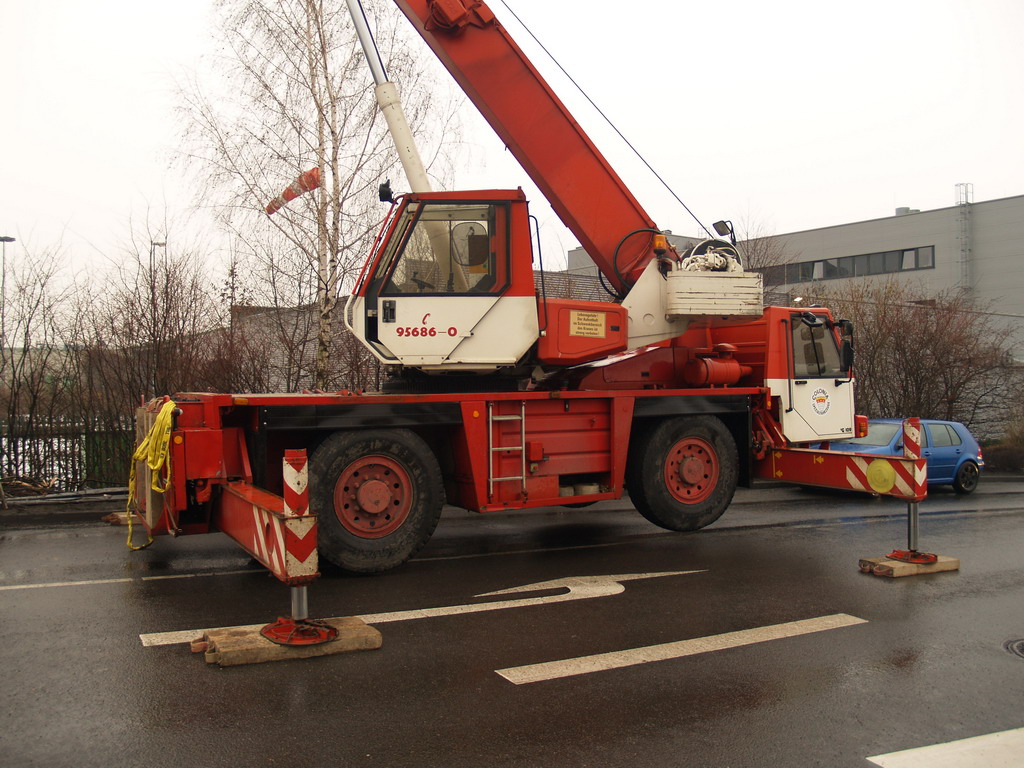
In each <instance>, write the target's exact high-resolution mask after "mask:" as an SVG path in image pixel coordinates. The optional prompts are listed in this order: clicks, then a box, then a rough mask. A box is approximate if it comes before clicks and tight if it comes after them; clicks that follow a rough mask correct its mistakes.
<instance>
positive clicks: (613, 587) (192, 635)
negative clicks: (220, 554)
mask: <svg viewBox="0 0 1024 768" xmlns="http://www.w3.org/2000/svg"><path fill="white" fill-rule="evenodd" d="M706 572H707V571H704V570H700V571H664V572H661V573H620V574H617V575H609V576H570V577H568V578H564V579H554V580H553V581H542V582H538V583H536V584H525V585H523V586H521V587H512V588H511V589H502V590H498V591H497V592H487V593H485V594H482V595H476V597H497V596H498V595H512V594H521V593H523V592H542V591H546V590H551V589H565V590H567V591H566V592H562V593H560V594H557V595H542V596H540V597H524V598H519V599H518V600H499V601H495V602H492V603H469V604H466V605H445V606H441V607H438V608H417V609H413V610H409V611H392V612H390V613H368V614H364V615H362V616H356V617H355V618H357V619H362V620H363V621H365V622H366V623H367V624H387V623H389V622H395V621H410V620H412V619H432V618H437V617H439V616H456V615H463V614H467V613H483V612H484V611H501V610H507V609H509V608H525V607H528V606H533V605H546V604H548V603H564V602H566V601H569V600H589V599H591V598H595V597H608V596H610V595H617V594H620V593H621V592H623V591H625V589H626V588H625V587H624V586H623V585H622V583H621V582H623V581H635V580H637V579H654V578H658V577H660V576H686V575H689V574H694V573H706ZM262 626H263V624H250V625H246V626H243V627H221V628H220V629H248V630H250V631H251V630H253V629H259V628H260V627H262ZM212 629H213V628H211V629H184V630H179V631H176V632H152V633H148V634H142V635H139V639H140V640H141V641H142V644H143V645H144V646H155V645H174V644H176V643H188V642H191V641H192V640H195V639H196V638H197V637H202V635H204V634H205V633H206V632H210V631H211V630H212Z"/></svg>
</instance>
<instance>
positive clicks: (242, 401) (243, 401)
mask: <svg viewBox="0 0 1024 768" xmlns="http://www.w3.org/2000/svg"><path fill="white" fill-rule="evenodd" d="M248 404H249V398H248V397H236V398H235V405H248Z"/></svg>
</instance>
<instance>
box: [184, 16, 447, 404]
mask: <svg viewBox="0 0 1024 768" xmlns="http://www.w3.org/2000/svg"><path fill="white" fill-rule="evenodd" d="M216 7H217V11H218V18H219V20H218V23H217V27H218V34H219V37H220V41H221V48H222V51H223V54H222V56H221V57H220V58H219V59H218V60H217V61H216V62H215V65H216V71H217V73H218V74H219V76H220V82H219V83H215V84H211V81H209V80H204V81H203V82H200V80H199V79H198V78H196V79H193V80H192V82H190V83H189V84H188V85H187V86H186V87H185V88H183V89H182V90H181V107H180V111H181V116H182V118H183V120H184V123H185V125H186V131H185V139H186V141H185V147H186V149H185V151H184V153H183V159H184V160H185V161H186V163H187V164H188V165H189V166H190V167H191V168H192V169H194V170H195V171H196V172H197V173H198V174H200V178H201V179H202V183H201V192H202V200H203V202H204V203H205V204H207V205H210V206H212V207H213V208H214V210H216V211H217V213H218V216H219V220H220V222H221V223H222V224H223V225H224V226H225V227H226V228H227V230H228V232H229V233H230V234H231V237H232V238H233V241H234V246H235V248H236V252H237V254H238V255H239V257H240V258H242V257H244V258H245V261H246V262H247V263H248V267H240V268H241V269H243V270H245V271H247V272H248V274H249V276H250V277H251V281H250V282H249V285H250V286H251V287H252V293H253V295H254V303H255V304H257V305H264V306H272V307H275V308H278V309H284V308H289V307H290V308H295V307H304V306H309V305H312V304H315V305H316V307H317V310H318V313H317V314H318V316H317V318H316V324H315V332H314V329H313V328H309V329H308V330H309V331H310V332H311V335H312V336H313V337H314V338H316V356H315V358H316V362H315V365H314V371H313V375H312V383H313V384H314V385H315V386H316V387H319V388H327V387H329V386H330V385H331V383H332V382H331V381H330V379H331V368H332V366H331V365H330V361H329V358H330V354H331V350H332V343H333V328H334V327H335V323H334V322H333V319H334V317H335V314H336V309H337V302H338V295H339V291H340V289H341V287H342V286H344V285H350V284H351V282H352V280H353V278H354V272H355V271H356V270H357V268H358V266H359V265H360V264H361V263H362V261H363V260H364V259H365V258H366V256H367V254H368V253H369V250H370V244H371V243H372V240H373V238H374V236H375V234H376V232H377V228H378V226H379V223H380V221H381V219H382V216H383V213H384V210H383V209H382V208H381V206H380V203H379V201H378V200H377V195H376V192H377V186H378V184H379V183H380V182H381V181H383V180H384V179H386V178H388V177H389V176H390V175H393V174H395V173H396V172H397V155H396V153H395V151H394V148H393V146H392V144H391V140H390V138H389V136H388V134H387V132H386V127H385V125H384V123H383V120H382V119H381V118H380V116H379V114H378V111H377V109H376V105H375V102H374V100H373V97H372V81H371V79H370V76H369V72H368V70H367V67H366V64H365V61H364V59H363V54H362V51H361V49H360V47H359V46H358V44H357V42H356V39H355V33H354V30H353V28H352V26H351V21H350V19H349V17H348V13H347V10H346V7H345V4H344V3H323V2H321V1H320V0H274V1H271V0H219V2H218V3H217V5H216ZM367 11H368V13H369V15H370V17H371V22H372V23H373V24H374V25H375V26H376V34H377V43H378V46H379V48H380V51H381V55H382V57H383V59H384V61H385V65H386V67H387V69H388V71H389V74H390V75H391V77H392V79H393V80H395V81H396V82H398V83H399V84H400V86H401V88H402V91H403V93H404V99H405V106H406V111H407V113H408V116H409V122H410V124H411V125H412V126H413V130H414V132H415V133H416V134H417V137H418V138H419V139H420V140H421V141H422V142H423V144H425V145H427V146H428V147H429V148H430V151H428V152H425V153H424V154H425V156H426V157H430V156H431V155H432V156H433V160H434V161H436V160H437V159H438V158H439V157H440V156H441V155H440V154H439V153H440V151H441V149H442V147H443V146H444V145H445V141H444V140H438V139H431V136H440V137H449V136H450V135H451V134H450V133H447V132H445V131H444V130H443V129H445V128H447V127H449V126H450V124H451V122H452V120H453V115H454V108H453V105H452V102H451V100H450V99H445V98H444V97H443V94H444V93H445V89H444V88H438V87H437V85H436V84H435V83H434V82H433V80H432V76H431V75H429V74H427V73H426V72H425V70H424V68H423V65H422V57H418V56H416V55H415V53H413V51H415V50H418V47H417V46H409V45H408V44H407V41H406V37H407V31H406V26H407V25H402V24H399V23H398V14H397V13H396V11H395V9H394V7H393V6H392V5H391V4H389V3H384V2H382V1H381V0H372V1H371V2H369V3H367ZM427 125H430V126H431V127H432V128H433V133H432V134H431V133H430V132H428V130H426V129H425V126H427ZM439 165H443V164H438V163H437V162H434V163H433V167H435V168H436V167H439ZM311 168H317V169H318V170H319V173H320V178H321V180H322V184H321V186H320V187H319V189H317V190H315V191H314V192H312V193H311V194H308V195H305V196H303V197H301V198H299V199H298V200H295V201H293V202H292V203H291V204H290V205H288V206H287V207H285V208H284V209H282V210H281V211H279V212H278V213H276V214H274V215H273V216H267V215H265V214H264V213H263V209H264V207H265V206H266V205H267V204H268V202H269V201H271V200H273V199H274V198H276V197H277V196H278V195H279V194H280V193H281V190H282V189H283V187H285V186H286V185H288V184H289V183H290V182H291V181H292V180H293V179H295V178H296V177H297V176H298V175H299V174H301V173H302V172H304V171H306V170H309V169H311ZM301 326H302V324H301V323H296V322H294V317H288V316H286V315H282V316H281V318H280V322H279V323H278V328H277V329H276V331H277V332H276V333H274V334H273V336H274V337H275V340H276V339H287V340H288V343H291V344H297V345H298V347H299V348H305V347H306V345H307V343H308V341H309V338H296V336H297V335H299V336H302V335H305V334H304V332H303V329H302V327H301ZM289 378H292V377H291V376H289Z"/></svg>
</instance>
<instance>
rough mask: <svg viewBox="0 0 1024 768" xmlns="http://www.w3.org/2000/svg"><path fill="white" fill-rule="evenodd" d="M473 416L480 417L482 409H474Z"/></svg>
mask: <svg viewBox="0 0 1024 768" xmlns="http://www.w3.org/2000/svg"><path fill="white" fill-rule="evenodd" d="M473 418H474V419H479V418H480V411H473Z"/></svg>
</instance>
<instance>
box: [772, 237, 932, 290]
mask: <svg viewBox="0 0 1024 768" xmlns="http://www.w3.org/2000/svg"><path fill="white" fill-rule="evenodd" d="M934 268H935V246H933V245H925V246H921V247H919V248H904V249H902V250H899V251H881V252H879V253H861V254H857V255H856V256H843V257H842V258H838V259H819V260H817V261H799V262H795V263H793V264H782V265H779V266H776V267H767V268H765V269H759V270H756V271H758V272H761V273H763V274H764V279H765V282H766V283H768V284H772V285H777V284H780V283H809V282H812V281H818V280H839V279H842V278H844V277H867V276H868V275H888V274H893V273H896V272H910V271H913V270H917V269H934Z"/></svg>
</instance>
